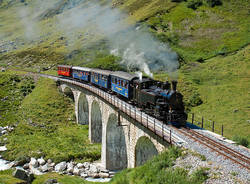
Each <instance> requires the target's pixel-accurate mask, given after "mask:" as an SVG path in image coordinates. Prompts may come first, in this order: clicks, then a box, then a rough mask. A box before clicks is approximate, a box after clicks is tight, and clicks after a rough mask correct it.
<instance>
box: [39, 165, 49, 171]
mask: <svg viewBox="0 0 250 184" xmlns="http://www.w3.org/2000/svg"><path fill="white" fill-rule="evenodd" d="M48 170H49V166H48V164H45V165H43V166H41V167H40V171H42V172H47V171H48Z"/></svg>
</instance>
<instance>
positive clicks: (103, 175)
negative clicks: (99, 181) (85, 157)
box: [99, 173, 109, 178]
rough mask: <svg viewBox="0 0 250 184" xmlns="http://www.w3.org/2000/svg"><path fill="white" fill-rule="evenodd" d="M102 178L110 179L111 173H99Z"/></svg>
mask: <svg viewBox="0 0 250 184" xmlns="http://www.w3.org/2000/svg"><path fill="white" fill-rule="evenodd" d="M99 176H100V178H109V173H99Z"/></svg>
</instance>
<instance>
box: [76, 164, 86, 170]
mask: <svg viewBox="0 0 250 184" xmlns="http://www.w3.org/2000/svg"><path fill="white" fill-rule="evenodd" d="M76 166H77V167H78V168H79V169H82V168H84V164H81V163H78V164H77V165H76Z"/></svg>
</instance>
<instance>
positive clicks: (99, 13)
mask: <svg viewBox="0 0 250 184" xmlns="http://www.w3.org/2000/svg"><path fill="white" fill-rule="evenodd" d="M68 1H69V2H70V3H71V4H72V7H71V8H73V7H74V6H73V5H74V1H73V0H68ZM52 2H53V3H52ZM58 2H60V1H59V0H58V1H49V0H36V4H38V5H42V6H43V7H42V8H39V7H37V6H35V7H37V8H36V9H35V10H36V11H34V10H33V13H34V14H37V13H35V12H39V13H41V12H45V11H47V10H49V9H53V7H54V6H56V3H58ZM77 3H78V5H77V6H76V7H75V8H73V9H70V10H67V11H64V12H63V13H61V14H59V15H56V18H57V28H58V29H57V30H55V31H57V32H58V30H59V31H60V32H62V33H64V34H65V35H66V37H67V39H68V40H70V41H71V42H77V41H79V39H78V37H77V34H79V32H80V31H81V30H89V31H90V32H91V36H92V34H95V35H96V34H99V35H102V36H104V37H105V38H107V39H108V40H109V41H110V44H111V45H110V48H111V50H110V52H111V53H112V54H114V55H117V56H120V57H122V61H121V62H122V63H123V64H126V65H127V67H128V68H139V69H140V70H141V71H144V72H145V73H146V74H148V75H149V76H151V77H152V72H156V71H159V70H160V71H167V72H168V73H170V74H175V73H176V71H177V69H178V66H179V63H178V57H177V54H176V53H175V52H173V51H171V49H170V48H169V46H168V45H167V44H164V43H161V42H160V41H158V40H156V39H155V38H154V37H153V36H152V35H151V34H150V33H148V31H147V29H146V28H140V27H135V26H131V25H129V24H128V22H127V21H126V20H128V16H127V15H126V14H124V13H122V12H121V11H120V10H119V9H117V8H111V6H110V5H108V4H107V3H106V4H105V5H101V4H100V1H97V0H91V1H90V0H82V1H81V0H78V1H77ZM109 4H111V3H109ZM24 10H25V9H24ZM22 12H23V11H22ZM27 12H29V11H27ZM22 17H23V18H24V20H23V22H24V25H25V27H26V30H27V31H26V32H27V34H28V35H32V34H33V32H36V33H37V32H39V30H36V26H35V25H34V24H33V25H32V23H33V22H32V21H30V20H31V19H30V18H27V17H30V15H29V16H28V15H25V16H22ZM25 17H26V19H25ZM29 23H30V24H29ZM34 30H35V31H34ZM173 76H174V75H172V77H173ZM174 77H175V76H174Z"/></svg>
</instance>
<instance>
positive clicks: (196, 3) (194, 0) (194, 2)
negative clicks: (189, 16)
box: [187, 0, 202, 10]
mask: <svg viewBox="0 0 250 184" xmlns="http://www.w3.org/2000/svg"><path fill="white" fill-rule="evenodd" d="M201 5H202V0H190V1H188V3H187V7H188V8H192V9H193V10H196V9H197V8H198V7H200V6H201Z"/></svg>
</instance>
